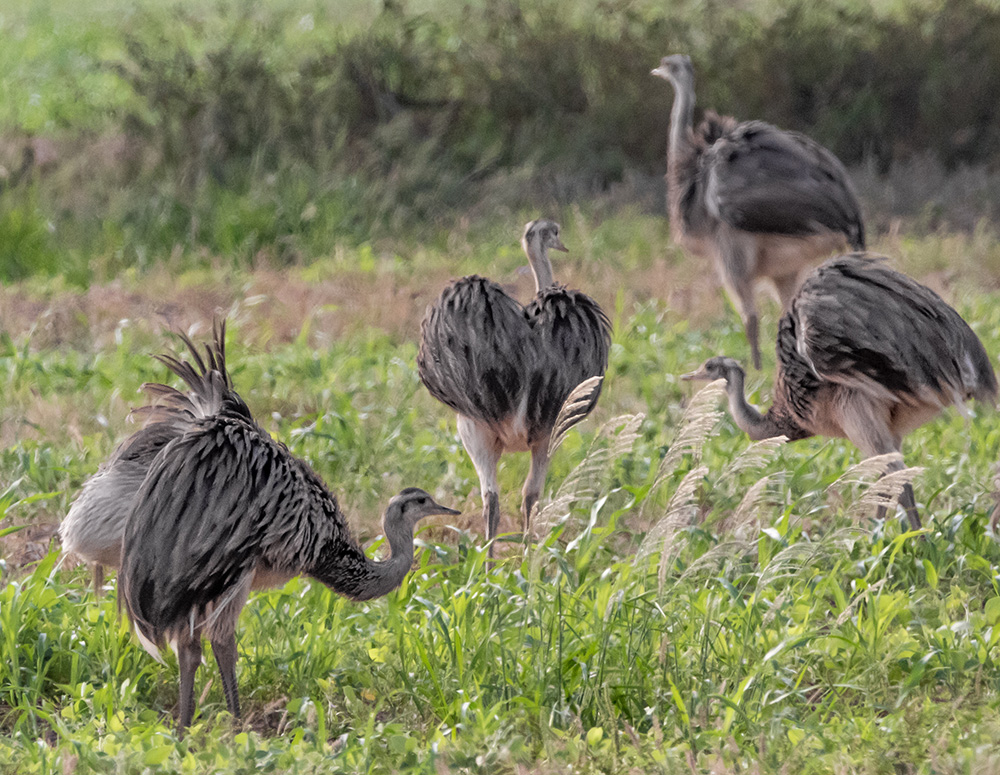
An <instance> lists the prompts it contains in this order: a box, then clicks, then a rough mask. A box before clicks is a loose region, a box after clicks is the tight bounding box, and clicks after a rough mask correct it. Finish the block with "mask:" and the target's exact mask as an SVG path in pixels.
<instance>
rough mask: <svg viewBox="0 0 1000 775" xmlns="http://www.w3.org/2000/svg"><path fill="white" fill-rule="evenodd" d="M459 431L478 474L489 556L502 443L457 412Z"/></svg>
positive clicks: (497, 520)
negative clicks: (488, 543)
mask: <svg viewBox="0 0 1000 775" xmlns="http://www.w3.org/2000/svg"><path fill="white" fill-rule="evenodd" d="M458 435H459V438H461V439H462V444H463V446H464V447H465V451H466V452H468V453H469V457H470V458H472V465H474V466H475V467H476V473H477V474H478V475H479V490H480V492H481V493H482V496H483V519H484V521H485V522H486V540H487V541H489V542H490V548H489V556H490V557H492V556H493V539H494V538H496V535H497V529H498V527H499V526H500V484H499V482H498V480H497V465H498V464H499V462H500V454H501V453H502V452H503V444H502V443H501V442H500V439H499V438H498V437H497V435H496V434H495V433H493V431H491V430H490V429H489V428H487V427H485V426H483V425H481V424H479V423H477V422H475V421H473V420H470V419H469V418H468V417H465V416H463V415H459V416H458Z"/></svg>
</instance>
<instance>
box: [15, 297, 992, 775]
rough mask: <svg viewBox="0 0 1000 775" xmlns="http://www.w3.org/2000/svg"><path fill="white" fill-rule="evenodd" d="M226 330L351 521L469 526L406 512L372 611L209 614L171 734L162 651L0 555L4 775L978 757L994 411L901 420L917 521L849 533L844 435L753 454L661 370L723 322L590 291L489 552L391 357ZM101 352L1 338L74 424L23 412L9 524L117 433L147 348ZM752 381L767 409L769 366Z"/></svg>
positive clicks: (877, 764)
mask: <svg viewBox="0 0 1000 775" xmlns="http://www.w3.org/2000/svg"><path fill="white" fill-rule="evenodd" d="M997 309H1000V308H998V307H997V305H996V304H995V303H993V302H992V299H991V298H990V297H985V296H984V297H982V298H981V299H978V298H977V299H976V300H974V301H973V303H972V305H971V306H970V307H968V308H967V309H966V310H965V311H966V313H967V314H969V316H970V318H972V319H974V320H975V321H976V324H977V327H978V329H979V330H980V333H981V334H982V335H983V337H984V339H985V340H986V343H987V347H988V349H990V350H991V351H995V350H996V349H997V346H998V343H1000V318H998V317H997V315H998V313H997V311H996V310H997ZM765 325H773V321H771V320H765ZM245 326H247V320H246V319H243V318H241V317H240V316H237V317H236V319H235V320H234V322H233V325H232V328H231V331H230V341H231V346H230V356H229V357H230V364H231V368H232V371H233V377H234V381H235V383H236V386H237V388H238V389H239V390H240V391H241V392H242V394H243V395H244V396H245V398H246V399H247V401H248V403H249V404H250V406H251V407H252V408H253V410H254V411H255V413H256V414H257V416H258V417H259V418H261V421H262V422H263V423H264V424H265V426H266V427H268V428H269V429H270V430H271V431H272V432H273V433H275V435H276V436H278V437H279V438H281V439H283V440H285V441H286V442H288V443H289V444H290V446H291V448H292V450H293V451H294V452H295V453H296V454H299V455H303V456H305V457H307V458H308V459H309V460H310V461H311V463H312V464H313V465H314V466H315V467H316V469H317V470H318V471H319V472H320V473H321V474H322V475H323V476H324V478H326V480H327V481H328V482H329V483H330V484H331V487H332V488H333V489H334V490H335V491H336V492H338V493H339V494H340V495H341V497H342V499H343V501H344V502H345V504H347V506H348V508H349V509H350V511H351V513H352V515H353V523H354V524H353V526H354V529H355V530H356V531H357V532H358V533H359V534H360V535H362V536H365V537H369V538H370V537H371V536H372V535H374V533H375V532H376V531H377V527H376V522H375V515H376V513H377V510H378V508H379V505H380V504H381V503H384V501H385V499H386V497H387V495H388V494H390V493H392V492H394V491H396V490H397V489H398V488H400V487H402V486H405V485H408V484H418V485H421V486H425V487H428V488H430V489H432V491H433V492H434V494H435V496H436V497H438V498H439V499H441V500H442V501H443V502H445V503H449V504H452V505H461V506H462V507H463V508H465V509H466V510H467V512H469V513H470V514H471V516H469V517H467V518H465V517H464V518H462V519H460V520H458V521H457V522H456V525H455V527H454V528H452V527H449V526H448V525H447V524H445V523H444V522H439V523H437V524H432V525H429V526H427V527H425V528H424V529H423V531H422V532H421V533H420V535H419V536H418V541H419V543H420V549H419V551H418V559H417V563H416V567H415V569H414V571H413V572H412V573H411V575H410V576H409V577H408V578H407V580H406V581H405V582H404V584H403V586H402V587H401V589H400V590H399V591H398V592H396V593H393V594H392V595H390V596H389V597H387V598H386V599H384V600H381V601H375V602H372V603H367V604H356V603H351V602H349V601H346V600H343V599H340V598H338V597H337V596H335V595H333V594H332V593H330V592H329V591H328V590H326V589H325V588H323V587H322V586H321V585H318V584H315V583H312V582H309V581H308V580H305V579H298V580H295V581H293V582H291V583H289V584H288V585H286V586H285V587H284V588H283V589H281V590H276V591H274V592H270V593H267V594H261V595H256V596H255V597H254V598H253V600H252V601H251V602H250V604H249V605H248V606H247V608H246V609H245V611H244V613H243V616H242V617H241V626H240V633H239V648H240V663H239V681H240V688H241V692H242V694H243V697H244V700H245V710H246V721H245V724H244V725H243V726H235V727H234V726H233V724H232V720H231V719H230V718H229V717H228V716H227V714H226V713H225V703H224V699H223V696H222V693H221V690H220V686H219V682H218V679H217V675H216V673H215V668H214V664H212V663H211V662H209V663H206V665H204V666H203V667H202V669H201V670H200V672H199V677H198V684H197V692H198V694H199V695H202V696H203V701H202V702H200V703H199V708H200V711H199V716H198V717H197V718H196V720H195V725H194V727H193V729H192V731H191V734H190V735H189V736H188V737H186V738H185V740H184V741H178V740H177V738H176V732H175V730H174V726H173V720H172V719H173V712H174V708H175V705H176V701H177V668H176V665H175V663H174V662H173V661H172V660H168V666H167V667H161V666H160V665H157V664H156V663H154V662H153V661H152V660H151V659H150V658H149V657H148V655H146V654H145V652H144V651H143V650H142V649H141V648H140V647H139V646H138V644H136V643H135V641H134V640H133V639H132V638H131V636H130V635H129V633H128V629H127V626H126V625H125V624H124V623H123V622H121V621H120V620H119V618H118V615H117V612H116V609H115V603H114V601H113V595H111V594H105V595H102V596H100V597H95V596H94V594H93V592H92V591H90V589H89V586H88V584H87V579H86V578H85V573H84V572H83V569H76V570H73V569H71V568H69V567H68V566H65V567H58V564H57V559H58V557H57V552H56V551H55V550H54V549H53V551H51V552H50V553H49V554H48V555H47V556H46V557H45V558H44V559H43V560H42V561H41V562H39V563H38V564H37V565H34V566H29V567H27V568H24V569H15V568H10V569H8V574H7V576H6V578H5V581H4V586H3V587H2V588H0V729H2V731H3V734H2V735H0V768H2V769H3V770H4V772H8V771H10V772H16V773H35V772H39V773H41V772H62V771H71V772H108V773H110V772H133V771H135V772H140V771H145V770H151V771H164V772H185V773H186V772H219V773H235V772H243V771H249V770H250V769H259V770H261V771H269V772H280V773H292V772H315V771H348V772H354V771H371V772H419V773H439V772H482V773H486V772H490V773H494V772H501V773H507V772H509V773H515V772H522V771H525V770H527V771H537V772H550V771H551V772H568V771H569V769H570V768H573V770H574V771H583V772H616V773H617V772H630V771H642V772H665V773H674V772H691V771H692V770H693V771H695V772H706V773H716V772H745V771H751V772H754V771H757V772H781V771H792V772H803V773H821V772H830V771H844V772H863V773H883V772H900V771H902V772H928V773H929V772H946V773H950V772H955V773H958V772H969V771H972V772H989V771H990V767H992V766H993V764H995V763H996V762H997V761H998V757H1000V750H998V748H997V745H996V742H995V740H996V734H997V731H998V729H997V726H998V725H997V722H996V718H997V716H996V711H997V707H998V704H1000V696H998V687H1000V669H998V665H997V662H996V653H997V652H996V645H997V641H998V640H1000V587H998V578H997V574H996V571H995V568H996V567H997V564H998V562H1000V556H998V555H1000V550H998V547H997V542H996V537H995V534H994V532H993V528H992V527H991V526H990V524H989V516H990V512H991V509H992V506H993V501H992V497H991V494H990V492H991V488H992V477H993V472H994V467H995V463H996V460H995V450H996V448H997V447H996V443H995V442H996V439H997V436H998V433H1000V426H998V424H997V420H996V417H995V415H993V414H991V413H989V412H981V413H980V414H979V416H978V417H977V418H976V419H975V420H974V421H973V422H971V423H968V424H966V423H963V421H961V420H960V419H956V418H952V417H945V418H942V419H939V420H937V421H935V422H934V423H932V424H931V425H929V426H927V427H925V428H923V429H921V430H919V431H918V432H916V433H914V434H913V436H912V437H911V438H910V441H909V444H908V446H907V450H906V452H907V460H908V462H909V463H910V464H911V465H914V466H919V467H921V468H922V469H923V471H922V472H921V473H920V474H919V475H918V476H917V479H916V482H915V487H916V492H917V498H918V502H919V503H921V505H922V507H923V513H924V516H925V524H926V525H927V529H926V530H925V531H922V532H920V533H913V532H908V531H906V529H905V528H904V527H903V525H902V523H901V522H900V521H898V520H896V519H890V520H888V521H886V522H884V523H875V522H873V521H872V517H873V514H874V508H873V507H872V506H871V505H867V501H866V497H867V496H868V495H869V494H870V493H871V491H872V487H871V480H872V478H873V475H874V474H873V471H872V470H871V469H870V467H868V468H865V467H864V466H862V467H860V468H852V466H854V465H855V464H856V463H858V462H859V456H858V454H857V452H856V451H855V450H853V449H852V448H851V447H850V446H849V445H848V444H846V443H844V442H839V441H823V440H810V441H806V442H800V443H797V444H795V445H787V446H778V445H774V444H756V445H752V444H749V443H748V442H747V441H746V439H745V437H744V436H743V435H742V434H740V433H739V431H738V430H736V429H735V428H734V427H733V425H732V423H731V421H730V420H729V419H728V418H727V417H726V416H725V415H724V413H723V412H722V401H721V397H720V394H719V392H718V390H717V389H716V390H715V391H707V392H704V393H701V394H698V395H697V396H695V395H693V394H692V393H691V392H690V391H688V390H687V389H686V388H682V386H681V384H680V383H679V382H677V381H676V377H675V375H676V374H677V373H678V372H679V371H682V370H689V369H690V368H692V367H693V366H694V365H696V364H697V363H698V362H699V361H700V360H701V359H702V358H703V357H705V356H707V355H709V354H714V353H715V352H716V351H717V349H718V348H722V349H728V350H730V351H732V352H737V353H738V352H739V351H740V350H741V349H742V348H743V347H744V346H745V345H744V343H743V342H742V339H741V338H740V334H739V332H738V331H736V330H735V326H730V327H729V329H724V330H723V333H722V335H721V336H717V335H714V334H713V335H712V336H709V335H707V334H706V333H704V332H702V331H697V330H692V329H691V328H690V326H687V325H684V324H683V323H682V322H680V321H677V320H676V319H675V316H674V315H673V314H672V313H670V312H669V311H666V310H663V309H662V308H658V307H657V306H655V305H643V306H637V307H636V308H634V309H632V310H629V311H627V312H622V313H620V321H619V325H618V329H617V331H616V336H615V346H614V347H613V350H612V363H611V368H610V370H609V376H608V382H607V386H606V389H605V392H604V395H603V396H602V401H601V405H600V407H599V409H598V411H597V412H596V413H595V415H594V416H593V417H592V418H590V419H588V420H587V421H586V423H585V424H584V425H583V426H582V427H581V428H579V429H578V430H576V431H573V432H571V433H570V435H569V436H568V437H567V438H566V440H565V441H564V443H563V444H562V446H561V447H560V448H559V451H558V453H557V455H556V458H555V461H554V465H553V470H552V475H551V477H550V480H549V483H548V487H547V492H548V493H549V500H548V503H547V504H543V508H542V510H541V513H540V515H539V519H538V520H537V521H536V528H537V530H538V534H537V536H536V537H535V540H534V541H532V542H530V543H529V544H528V545H526V546H522V544H521V542H520V540H519V538H518V536H517V535H514V536H511V539H510V540H506V541H504V542H502V544H501V556H502V557H503V559H502V560H501V562H500V564H499V566H498V567H497V568H496V569H495V570H493V571H490V572H488V571H487V570H486V568H485V553H484V549H483V547H482V544H481V534H482V525H481V524H480V520H479V518H478V512H479V508H480V503H479V500H478V497H477V496H476V495H475V492H474V488H475V487H476V478H475V473H474V471H473V470H472V466H471V464H470V463H469V461H468V459H467V456H466V455H465V454H464V452H463V451H462V450H461V447H460V445H459V444H458V442H457V440H456V439H455V433H454V426H453V420H451V417H450V414H449V413H448V412H447V411H446V410H445V409H443V408H442V407H440V406H438V405H436V404H435V403H434V402H433V401H432V400H431V399H430V398H429V397H428V396H427V395H426V393H425V392H424V391H423V390H421V389H420V388H419V383H418V381H417V378H416V374H415V371H414V366H413V361H414V349H413V345H412V344H411V343H408V342H405V341H404V342H396V341H394V340H393V339H391V338H389V337H386V336H383V335H377V334H373V333H370V332H369V333H363V332H362V333H358V334H356V335H354V336H351V337H346V338H344V339H343V340H341V341H339V342H336V343H334V344H333V345H332V346H331V347H330V348H329V349H327V350H317V349H315V348H313V347H312V346H310V344H309V338H308V336H305V335H304V336H302V337H300V338H299V339H296V340H293V341H290V342H287V343H281V342H278V341H272V342H270V343H269V344H268V345H267V347H266V348H264V349H260V348H258V347H255V346H251V345H250V344H248V343H245V342H244V341H243V339H244V337H243V336H242V332H243V330H244V328H243V327H245ZM120 341H121V344H105V345H103V346H100V347H95V346H94V345H93V344H88V343H87V342H86V340H85V339H81V341H80V342H78V343H77V344H76V345H74V346H71V347H41V348H39V347H33V346H32V344H31V342H32V337H31V335H28V336H26V337H25V338H24V339H21V338H19V339H18V340H17V341H14V340H11V341H10V342H9V344H8V346H7V347H6V349H5V350H4V353H3V358H2V360H0V365H2V368H0V375H2V380H3V383H2V385H0V387H2V389H3V390H4V392H5V395H7V396H8V400H9V401H13V402H14V405H15V406H25V407H30V406H32V405H34V403H35V402H39V401H41V402H42V403H43V404H51V405H54V406H62V405H64V403H68V402H69V401H71V400H72V401H73V402H75V405H76V406H77V408H78V411H79V413H80V416H81V418H84V417H88V416H89V417H91V419H90V421H89V423H87V424H82V425H79V426H78V430H77V432H76V433H73V432H71V431H70V430H69V429H68V428H67V427H65V425H54V426H52V427H48V426H44V425H43V424H38V427H36V428H32V429H27V430H25V431H24V435H23V437H22V438H21V440H17V439H16V438H15V439H14V440H13V441H12V442H11V444H10V446H8V448H7V449H5V450H4V451H3V455H2V456H0V472H2V473H0V477H2V478H3V479H4V480H8V479H9V480H10V481H16V482H17V483H16V484H15V485H14V486H13V487H11V488H9V490H8V493H7V495H6V496H4V499H2V500H0V503H2V504H3V506H4V508H5V509H6V516H7V519H8V524H21V523H23V522H31V523H35V522H38V521H44V520H46V519H52V518H54V517H58V515H59V514H61V513H63V512H64V510H65V506H66V504H67V502H68V498H69V496H70V495H71V494H72V492H73V491H74V490H75V488H76V487H77V486H78V485H79V482H80V481H81V480H82V478H83V477H84V476H86V475H87V474H89V473H91V472H92V471H93V470H94V469H95V467H96V465H97V463H98V462H99V461H100V460H102V459H103V458H104V457H105V456H106V455H107V454H108V452H110V449H111V447H112V446H113V444H114V443H115V441H116V439H117V438H119V437H120V436H121V434H122V433H124V432H125V431H127V428H126V427H125V426H123V425H122V419H123V417H124V413H125V411H126V405H127V404H128V403H132V400H131V399H130V398H123V397H122V396H123V395H124V396H131V395H132V391H133V390H134V389H135V388H136V387H138V385H139V383H141V382H142V381H144V380H147V379H156V380H162V379H164V378H166V375H165V373H163V369H162V367H160V366H158V365H157V364H156V363H155V362H153V361H152V360H151V359H150V358H149V357H148V356H147V355H146V353H148V352H150V351H155V350H159V349H162V347H163V343H162V340H156V339H154V338H152V337H151V336H150V335H149V334H148V333H147V332H145V331H144V330H142V329H140V328H138V327H129V326H126V327H124V328H123V329H122V331H121V335H120ZM749 382H750V388H751V390H752V391H753V392H754V393H755V394H756V395H757V396H758V399H759V400H761V401H762V402H764V401H765V400H766V392H765V388H764V386H765V385H766V383H767V380H766V379H765V378H764V377H760V376H756V375H752V376H751V379H750V380H749ZM647 396H648V397H649V402H648V405H647V404H646V401H645V397H647ZM637 408H638V409H641V410H643V412H642V414H641V415H640V414H638V413H637V411H636V410H637ZM15 411H16V410H15ZM102 414H103V415H104V416H106V417H109V418H110V419H109V420H108V424H107V425H102V423H100V422H97V421H95V420H94V419H93V418H94V417H97V416H99V415H102ZM29 430H30V433H29ZM525 468H526V461H524V460H521V459H520V458H519V457H517V456H515V457H513V458H511V459H510V460H509V461H506V462H505V465H504V467H503V468H502V470H501V481H502V484H503V488H504V499H503V504H504V510H505V511H506V512H508V513H511V514H516V513H517V508H518V498H517V491H518V489H519V485H520V481H521V479H522V478H523V476H524V474H525ZM49 493H52V495H51V496H50V497H46V498H42V499H38V496H40V495H47V494H49ZM364 515H367V516H364ZM15 537H16V536H10V538H15ZM377 550H378V549H377V547H376V551H377ZM991 763H992V764H991ZM977 768H978V769H977Z"/></svg>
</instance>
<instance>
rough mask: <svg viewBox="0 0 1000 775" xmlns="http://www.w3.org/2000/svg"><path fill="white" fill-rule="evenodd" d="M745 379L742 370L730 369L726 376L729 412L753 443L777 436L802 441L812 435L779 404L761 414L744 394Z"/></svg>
mask: <svg viewBox="0 0 1000 775" xmlns="http://www.w3.org/2000/svg"><path fill="white" fill-rule="evenodd" d="M745 377H746V375H745V374H744V373H743V370H742V369H735V368H734V369H730V370H729V371H728V373H727V374H726V394H727V395H728V396H729V411H730V412H731V413H732V415H733V419H734V420H735V421H736V424H737V425H738V426H739V427H740V428H741V429H742V430H743V431H745V432H746V434H747V435H748V436H749V437H750V438H751V439H752V440H753V441H760V440H761V439H773V438H774V437H775V436H787V437H788V438H789V439H800V438H804V437H805V436H809V435H811V434H809V433H808V432H807V431H805V430H804V429H803V428H802V427H801V426H800V425H798V423H796V422H795V421H794V420H793V419H792V418H791V417H789V416H788V414H787V413H786V412H784V411H782V410H781V407H780V406H779V405H778V404H775V405H774V406H772V407H771V408H770V409H768V410H767V414H761V413H760V410H759V409H757V407H755V406H754V405H753V404H751V403H749V402H748V401H747V399H746V395H745V394H744V392H743V391H744V380H745Z"/></svg>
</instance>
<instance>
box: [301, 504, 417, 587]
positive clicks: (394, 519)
mask: <svg viewBox="0 0 1000 775" xmlns="http://www.w3.org/2000/svg"><path fill="white" fill-rule="evenodd" d="M382 530H383V531H384V533H385V537H386V540H387V541H388V542H389V550H390V552H391V554H390V555H389V557H388V559H385V560H382V561H376V560H372V559H370V558H369V557H368V556H366V555H365V553H364V551H362V549H361V548H360V547H359V546H358V545H357V544H355V543H354V542H353V541H352V540H351V539H350V538H349V537H346V538H342V539H340V540H336V539H334V540H331V541H330V542H329V543H328V545H327V546H326V547H325V551H324V552H322V554H321V556H320V559H319V561H318V562H317V563H316V567H315V568H314V569H313V570H312V571H310V573H309V575H311V576H313V577H314V578H316V579H318V580H319V581H322V582H323V583H324V584H326V585H327V586H328V587H330V588H331V589H332V590H333V591H334V592H337V593H339V594H341V595H344V596H346V597H349V598H352V599H354V600H372V599H374V598H377V597H382V596H383V595H387V594H389V593H390V592H392V591H393V590H394V589H396V588H397V587H398V586H399V585H400V584H402V583H403V579H404V578H405V577H406V574H407V572H409V570H410V567H411V566H412V565H413V525H412V523H410V522H409V521H408V520H406V519H404V518H403V516H402V513H401V509H400V506H399V504H397V503H392V504H390V505H389V508H388V509H386V512H385V515H384V516H383V518H382Z"/></svg>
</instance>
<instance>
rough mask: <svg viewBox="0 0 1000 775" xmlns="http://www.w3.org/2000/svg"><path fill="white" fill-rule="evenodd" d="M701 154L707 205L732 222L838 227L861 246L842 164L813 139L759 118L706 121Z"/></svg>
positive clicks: (800, 233) (792, 228) (776, 229)
mask: <svg viewBox="0 0 1000 775" xmlns="http://www.w3.org/2000/svg"><path fill="white" fill-rule="evenodd" d="M712 126H713V127H714V129H712V130H707V131H709V135H706V137H709V136H710V137H711V138H712V142H711V144H710V145H709V147H708V148H707V149H706V150H705V151H704V153H703V154H702V156H701V160H700V162H699V164H700V175H701V177H702V179H703V181H702V183H701V184H700V185H702V186H703V188H704V197H705V207H706V209H707V211H708V212H709V213H710V214H711V215H712V216H714V217H716V218H718V219H720V220H721V221H723V222H724V223H726V224H728V225H730V226H732V227H733V228H736V229H739V230H742V231H748V232H756V233H768V234H779V235H785V236H794V237H804V236H808V235H812V234H818V233H821V232H823V231H834V232H840V233H843V235H844V237H845V239H846V240H847V242H848V244H849V245H850V246H851V247H852V248H853V249H855V250H863V249H864V247H865V231H864V223H863V221H862V218H861V207H860V205H859V203H858V200H857V196H856V195H855V193H854V189H853V187H852V186H851V183H850V180H849V178H848V175H847V171H846V170H845V169H844V166H843V164H841V163H840V161H839V160H838V159H837V157H836V156H834V155H833V154H832V153H831V152H830V151H828V150H827V149H826V148H824V147H823V146H821V145H820V144H819V143H817V142H815V141H814V140H812V139H811V138H809V137H807V136H805V135H802V134H799V133H798V132H789V131H784V130H781V129H778V128H777V127H774V126H772V125H770V124H767V123H764V122H762V121H746V122H743V123H740V124H735V125H734V124H721V123H717V124H716V125H712Z"/></svg>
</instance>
